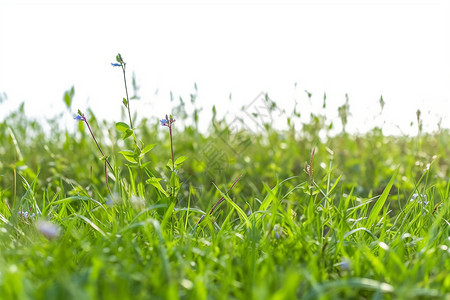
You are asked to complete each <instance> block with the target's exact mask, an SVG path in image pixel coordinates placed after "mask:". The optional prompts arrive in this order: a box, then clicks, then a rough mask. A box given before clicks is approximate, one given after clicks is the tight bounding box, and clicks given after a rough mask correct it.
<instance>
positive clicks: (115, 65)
mask: <svg viewBox="0 0 450 300" xmlns="http://www.w3.org/2000/svg"><path fill="white" fill-rule="evenodd" d="M111 66H113V67H120V66H122V65H121V64H118V63H111Z"/></svg>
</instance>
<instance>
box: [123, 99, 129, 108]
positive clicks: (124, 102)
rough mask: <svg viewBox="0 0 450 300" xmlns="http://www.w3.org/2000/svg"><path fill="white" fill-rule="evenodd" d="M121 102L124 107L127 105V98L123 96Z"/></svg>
mask: <svg viewBox="0 0 450 300" xmlns="http://www.w3.org/2000/svg"><path fill="white" fill-rule="evenodd" d="M122 103H123V105H124V106H125V107H128V101H127V99H125V98H123V99H122Z"/></svg>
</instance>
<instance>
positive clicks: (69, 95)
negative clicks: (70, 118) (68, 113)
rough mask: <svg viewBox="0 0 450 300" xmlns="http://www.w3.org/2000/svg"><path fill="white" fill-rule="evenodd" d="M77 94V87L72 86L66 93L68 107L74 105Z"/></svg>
mask: <svg viewBox="0 0 450 300" xmlns="http://www.w3.org/2000/svg"><path fill="white" fill-rule="evenodd" d="M74 95H75V87H74V86H72V87H71V88H70V90H68V91H66V92H65V93H64V98H63V99H64V103H65V104H66V106H67V108H69V109H70V106H71V105H72V98H73V96H74Z"/></svg>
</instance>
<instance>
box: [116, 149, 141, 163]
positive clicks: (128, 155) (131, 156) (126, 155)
mask: <svg viewBox="0 0 450 300" xmlns="http://www.w3.org/2000/svg"><path fill="white" fill-rule="evenodd" d="M119 153H120V154H122V155H123V157H124V158H125V159H126V160H128V161H129V162H131V163H137V160H136V158H134V151H131V150H123V151H119Z"/></svg>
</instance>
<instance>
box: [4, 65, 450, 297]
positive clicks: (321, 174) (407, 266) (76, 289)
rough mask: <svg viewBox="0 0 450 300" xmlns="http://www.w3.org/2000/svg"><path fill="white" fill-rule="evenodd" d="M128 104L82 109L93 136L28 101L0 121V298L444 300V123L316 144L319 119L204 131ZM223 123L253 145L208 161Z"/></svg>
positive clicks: (449, 263)
mask: <svg viewBox="0 0 450 300" xmlns="http://www.w3.org/2000/svg"><path fill="white" fill-rule="evenodd" d="M120 59H121V61H122V58H120ZM122 62H123V61H122ZM127 93H128V92H127ZM69 94H70V93H69ZM70 95H72V96H73V92H72V93H71V94H70ZM70 95H69V97H68V98H67V97H65V98H64V101H65V102H66V104H67V105H68V107H70V97H72V96H70ZM124 106H125V108H126V109H127V110H126V112H127V114H126V116H127V118H128V119H129V123H130V124H128V125H127V123H120V124H119V123H118V124H108V123H105V122H99V121H98V120H96V119H95V114H94V113H93V112H88V113H86V114H85V115H83V117H84V116H85V117H86V119H87V121H88V122H89V125H90V128H89V130H90V129H91V128H92V131H93V132H94V133H95V136H96V140H97V141H98V144H96V143H94V141H93V140H92V136H91V134H90V132H89V131H87V129H86V127H84V123H83V122H79V124H78V125H79V126H78V129H77V130H76V131H75V132H73V133H71V132H66V131H62V130H60V129H58V128H57V126H56V125H55V127H54V128H53V130H52V132H51V135H49V134H48V133H45V132H44V131H43V130H42V128H41V127H40V126H39V124H38V123H37V122H35V121H32V120H28V119H27V118H25V116H24V112H23V109H22V110H18V111H17V112H15V113H13V114H12V115H11V116H10V117H9V118H7V119H6V120H4V121H3V122H1V123H0V138H1V140H2V141H3V142H2V144H1V145H0V154H1V161H0V171H1V172H0V199H1V202H0V250H1V255H0V299H166V298H168V299H295V298H301V299H339V298H347V299H431V298H436V299H442V298H445V297H448V296H449V295H450V276H448V274H447V273H448V270H449V269H450V250H449V246H450V239H449V233H450V230H449V228H450V223H449V219H450V216H449V212H450V210H449V205H450V204H449V193H450V184H449V168H448V166H449V163H448V151H449V150H448V147H447V141H448V139H449V136H450V135H449V133H448V132H447V131H441V132H439V133H435V134H424V133H420V135H419V136H418V137H404V136H402V137H389V136H384V135H383V134H382V131H381V130H380V129H377V128H376V129H373V130H372V131H370V132H369V133H367V134H365V135H361V136H352V135H348V134H346V133H342V134H338V135H334V136H332V135H328V138H327V140H326V141H323V140H322V139H319V137H318V131H320V130H325V131H326V127H329V125H326V120H325V119H321V118H323V117H321V116H320V115H318V116H316V118H312V119H311V123H308V124H305V125H304V127H303V128H302V129H295V127H294V126H293V125H291V126H290V127H289V129H288V130H286V131H274V130H271V129H270V126H266V130H265V131H261V130H260V131H256V132H253V133H251V134H248V133H246V132H244V130H242V131H236V130H235V129H234V128H232V125H231V124H227V123H226V121H225V120H215V121H214V124H212V126H211V131H210V132H209V133H208V134H202V133H200V132H199V131H198V130H197V129H196V126H193V127H189V126H186V127H183V130H180V128H177V126H178V125H179V126H180V127H182V126H183V125H182V123H183V120H182V119H180V118H179V117H177V116H176V115H174V117H177V122H176V123H175V125H174V126H173V128H172V127H170V136H169V132H167V129H166V128H164V127H161V125H160V123H162V121H160V120H158V119H156V120H144V121H143V122H142V123H141V124H140V125H138V126H137V127H136V123H135V124H134V126H135V127H133V125H131V123H132V117H131V113H130V106H129V100H127V101H126V103H125V102H124ZM180 109H181V108H180V107H178V111H180ZM348 109H349V107H348V106H346V107H343V108H342V109H340V114H342V115H345V114H346V113H348ZM299 117H300V116H296V115H295V114H294V115H293V116H292V119H291V120H293V119H295V118H299ZM187 118H195V116H187ZM171 119H172V116H170V118H169V117H168V116H167V117H166V119H164V120H166V121H167V122H169V121H170V120H171ZM50 122H54V123H55V124H56V121H55V120H54V121H50ZM343 123H344V120H343ZM86 124H87V123H86ZM344 126H345V123H344ZM162 130H164V131H163V132H161V131H162ZM224 130H225V132H231V134H233V135H237V134H239V135H241V136H243V137H245V138H246V139H248V140H249V141H250V143H247V144H246V147H245V149H243V150H242V149H241V151H240V152H238V153H237V152H225V154H226V155H224V156H225V159H224V160H221V161H220V164H218V166H219V168H216V167H214V168H213V167H211V165H210V164H211V161H208V160H207V158H206V155H207V152H206V151H205V149H216V152H214V154H215V155H216V156H219V155H220V154H224V153H221V152H217V151H219V150H220V149H226V147H225V146H224V145H223V144H220V143H221V140H220V139H218V134H219V133H221V134H223V132H224ZM172 134H173V135H172ZM242 134H244V135H242ZM226 136H227V137H228V138H232V136H231V135H226ZM146 145H148V146H146ZM212 146H216V147H212ZM100 147H101V149H102V150H101V152H102V153H101V154H102V156H103V157H100V155H99V148H100ZM218 149H219V150H218ZM127 151H128V152H127ZM99 158H100V159H99ZM109 163H110V166H108V164H109ZM305 165H306V167H305ZM107 183H108V184H107ZM108 185H109V187H108Z"/></svg>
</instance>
